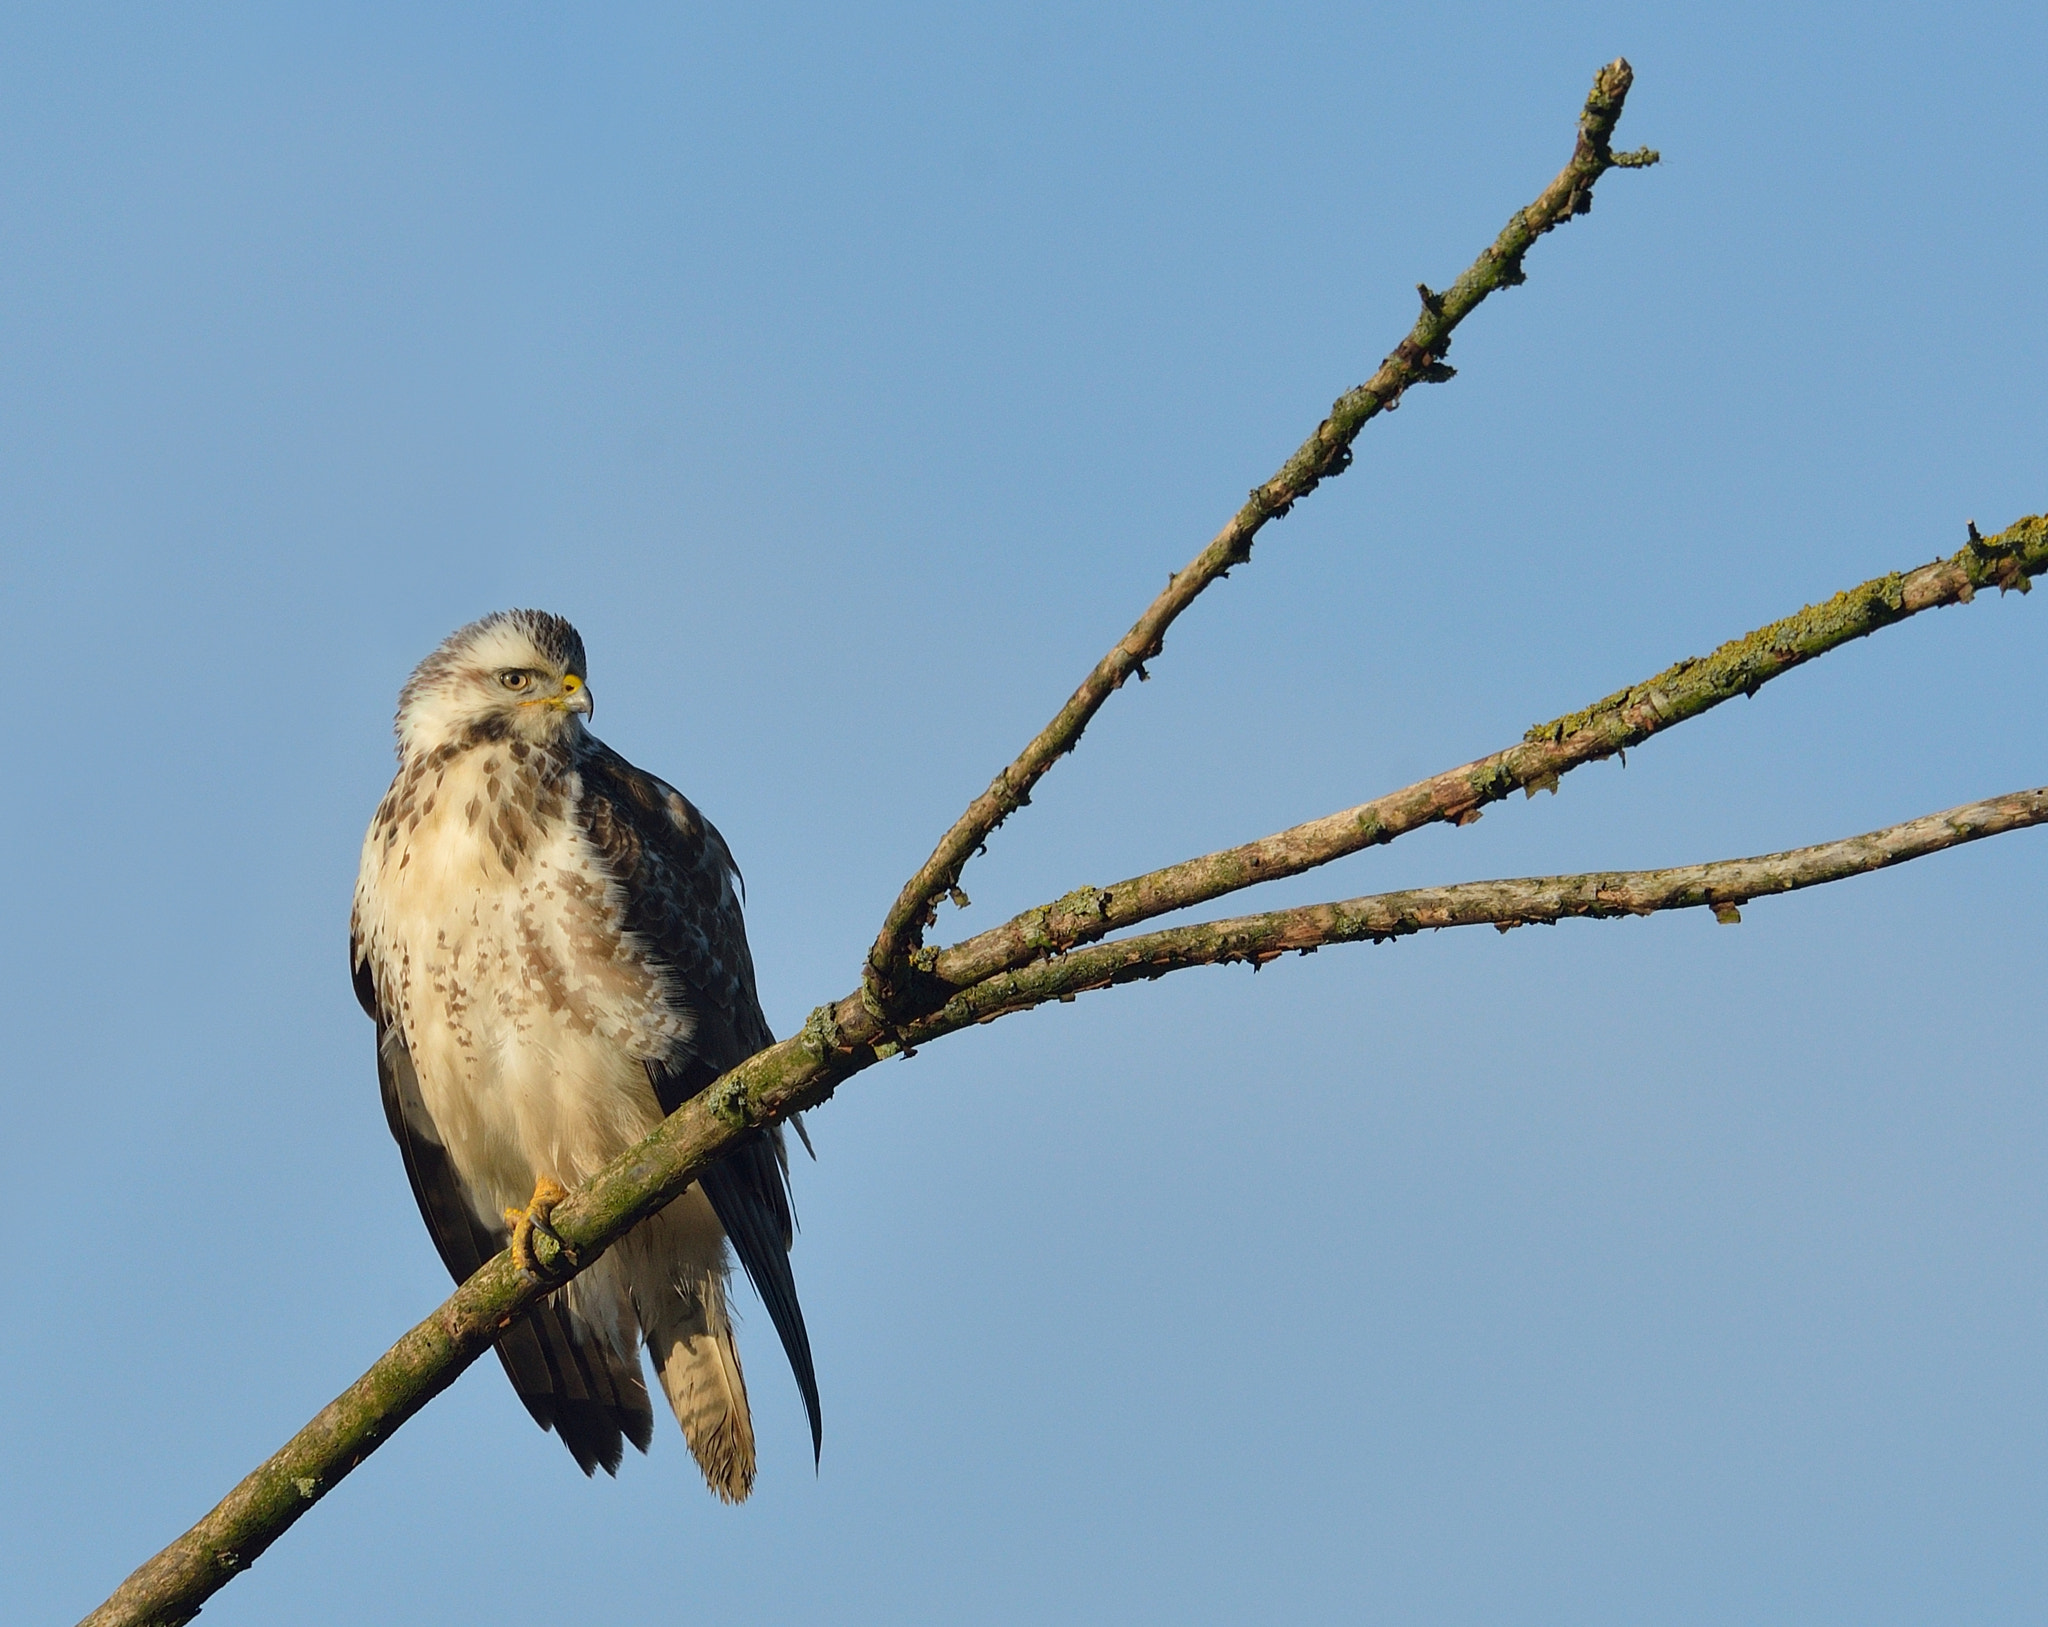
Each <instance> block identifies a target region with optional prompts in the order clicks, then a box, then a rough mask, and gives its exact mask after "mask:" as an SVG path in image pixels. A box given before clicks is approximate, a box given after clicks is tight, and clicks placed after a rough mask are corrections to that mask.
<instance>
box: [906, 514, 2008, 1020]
mask: <svg viewBox="0 0 2048 1627" xmlns="http://www.w3.org/2000/svg"><path fill="white" fill-rule="evenodd" d="M1970 532H1971V540H1970V541H1969V543H1968V544H1966V545H1965V546H1964V547H1963V548H1962V549H1961V550H1960V551H1959V552H1957V553H1955V554H1952V555H1950V556H1949V557H1948V558H1947V559H1938V560H1935V561H1933V562H1932V563H1931V564H1927V565H1922V566H1921V567H1920V568H1919V569H1918V570H1913V571H1908V572H1906V573H1905V574H1904V575H1900V574H1899V573H1897V572H1893V573H1892V574H1891V575H1889V576H1880V577H1876V578H1874V579H1872V580H1871V581H1868V582H1865V583H1863V584H1862V585H1861V586H1860V587H1854V588H1850V589H1849V590H1848V591H1847V592H1845V593H1838V594H1836V595H1835V596H1834V597H1833V598H1832V599H1830V600H1828V601H1827V602H1826V603H1825V604H1819V605H1809V606H1808V607H1807V608H1806V609H1804V610H1802V611H1800V612H1799V613H1798V614H1797V615H1794V616H1787V617H1785V618H1784V619H1782V620H1780V621H1774V622H1772V623H1770V624H1769V625H1768V626H1766V627H1760V628H1758V629H1757V630H1756V631H1755V632H1753V633H1751V634H1749V635H1748V636H1747V637H1746V638H1739V639H1736V640H1734V641H1732V642H1731V643H1727V644H1724V645H1722V646H1721V647H1720V648H1719V649H1718V650H1716V651H1714V653H1713V654H1711V655H1709V656H1707V657H1705V658H1704V659H1698V658H1693V659H1687V660H1684V661H1680V662H1678V663H1677V664H1676V665H1674V666H1671V667H1667V668H1666V669H1665V670H1664V671H1662V672H1660V673H1658V674H1657V675H1656V676H1655V677H1654V678H1650V679H1647V680H1645V681H1644V682H1642V683H1639V684H1634V685H1632V686H1630V687H1629V688H1627V689H1624V690H1622V691H1621V692H1620V693H1618V694H1614V695H1610V696H1608V697H1607V699H1605V700H1603V701H1600V702H1598V703H1597V704H1595V705H1593V706H1589V707H1587V708H1586V709H1585V710H1584V711H1580V712H1574V713H1572V714H1571V715H1569V716H1568V717H1562V718H1558V719H1557V720H1555V721H1554V722H1550V723H1542V724H1538V725H1537V726H1536V727H1535V728H1533V729H1531V730H1530V731H1529V732H1528V735H1527V736H1526V737H1525V738H1524V740H1523V742H1522V743H1521V744H1520V745H1515V746H1510V747H1508V748H1507V750H1505V751H1497V752H1495V753H1494V754H1493V755H1492V756H1490V757H1482V758H1480V759H1479V760H1478V761H1477V762H1475V763H1467V764H1466V765H1465V766H1464V767H1462V768H1453V769H1449V770H1447V771H1446V772H1444V773H1442V774H1438V775H1436V776H1435V777H1433V778H1431V779H1426V780H1422V781H1420V782H1418V783H1417V784H1414V785H1411V786H1409V787H1407V788H1406V789H1405V790H1401V791H1395V792H1392V793H1391V794H1389V795H1387V796H1383V797H1380V798H1378V799H1376V800H1374V801H1372V802H1365V803H1360V804H1359V805H1358V806H1357V807H1355V808H1346V809H1345V810H1344V811H1343V812H1341V813H1334V814H1329V815H1326V816H1325V817H1323V818H1321V819H1314V820H1310V821H1309V822H1308V823H1307V824H1303V825H1296V826H1295V827H1294V828H1293V829H1291V830H1284V831H1280V832H1278V833H1277V834H1275V835H1272V836H1264V837H1261V838H1259V840H1257V841H1255V842H1247V843H1245V844H1244V845H1243V846H1241V847H1233V848H1226V849H1225V850H1223V851H1222V852H1220V853H1210V854H1205V855H1204V856H1203V857H1201V858H1198V859H1189V860H1186V861H1185V862H1183V863H1180V864H1174V865H1168V866H1167V867H1166V868H1164V869H1161V870H1154V871H1151V872H1150V873H1148V874H1146V875H1142V876H1134V877H1132V878H1131V879H1130V880H1128V881H1120V882H1117V883H1116V884H1115V885H1113V886H1109V887H1083V888H1080V889H1078V890H1076V891H1074V892H1071V893H1069V894H1067V895H1066V896H1065V897H1064V898H1060V899H1055V900H1054V901H1053V902H1052V903H1050V904H1044V905H1041V906H1039V907H1038V908H1036V909H1031V910H1026V911H1025V912H1024V913H1023V914H1021V915H1017V916H1013V917H1012V918H1011V919H1010V920H1008V921H1005V922H1003V923H1002V925H1000V926H996V927H991V928H990V929H989V930H988V931H986V932H982V933H978V934H976V935H975V936H974V937H972V938H967V939H964V940H962V941H961V942H960V943H957V944H955V945H953V946H952V947H951V948H948V949H943V950H941V951H939V953H938V954H937V955H936V956H935V957H934V958H933V961H932V970H931V974H930V975H931V978H932V981H933V983H934V985H936V988H937V990H938V991H939V997H941V998H942V997H943V991H944V990H945V989H948V988H963V987H967V986H969V985H972V984H975V983H979V982H981V981H982V980H983V979H985V978H988V977H991V976H993V975H994V974H995V973H997V972H999V971H1003V970H1006V969H1008V968H1012V967H1017V966H1022V965H1024V964H1026V963H1027V962H1029V961H1032V960H1035V959H1037V958H1039V957H1040V956H1043V955H1056V954H1060V953H1062V952H1063V951H1066V950H1069V949H1071V948H1073V947H1074V946H1075V945H1077V944H1083V943H1092V942H1094V941H1095V940H1097V939H1099V938H1104V937H1107V936H1108V935H1109V934H1110V933H1112V932H1115V931H1117V930H1118V929H1120V928H1123V927H1128V926H1135V925H1137V924H1138V923H1139V922H1141V921H1149V920H1153V919H1155V918H1157V917H1159V916H1161V915H1166V914H1170V913H1171V912H1172V911H1174V910H1180V909H1187V908H1189V907H1191V906H1193V905H1196V904H1203V903H1207V902H1208V901H1209V900H1210V899H1213V898H1220V897H1222V896H1224V895H1225V894H1226V893H1233V892H1238V891H1241V890H1242V889H1244V888H1246V887H1255V886H1257V885H1258V884H1259V883H1260V882H1264V881H1277V880H1279V879H1281V878H1282V877H1284V876H1293V875H1299V874H1300V873H1301V872H1302V871H1304V870H1313V869H1315V868H1316V867H1317V866H1318V865H1323V864H1328V863H1329V862H1330V861H1331V860H1333V859H1340V858H1343V857H1345V856H1346V855H1347V854H1352V853H1356V852H1358V851H1359V850H1360V849H1362V848H1368V847H1375V846H1378V845H1379V844H1381V843H1384V842H1391V841H1393V840H1394V839H1395V838H1396V837H1397V836H1405V835H1407V834H1408V833H1409V832H1410V831H1412V830H1417V829H1419V828H1420V827H1422V826H1424V825H1429V824H1434V823H1436V822H1437V821H1439V820H1448V821H1450V822H1452V823H1453V824H1460V825H1463V824H1469V823H1471V822H1472V821H1473V820H1475V819H1477V818H1478V817H1479V812H1480V809H1481V808H1482V807H1483V806H1484V805H1485V804H1487V803H1489V802H1496V801H1498V800H1500V799H1501V798H1502V797H1505V796H1508V795H1510V794H1511V793H1513V792H1514V791H1517V790H1522V791H1526V792H1528V793H1529V794H1530V795H1534V794H1535V792H1536V791H1537V790H1539V789H1544V788H1549V789H1553V790H1554V789H1555V788H1556V785H1557V781H1558V777H1559V776H1560V775H1563V774H1567V773H1569V772H1570V771H1571V770H1572V769H1575V768H1578V767H1580V766H1582V765H1583V764H1586V763H1590V762H1594V761H1597V760H1598V759H1600V758H1603V757H1611V756H1613V755H1615V754H1616V753H1618V752H1625V751H1626V750H1627V749H1628V748H1629V747H1630V746H1634V745H1638V744H1640V743H1641V742H1642V741H1645V740H1647V739H1649V738H1650V737H1651V736H1652V735H1654V734H1661V733H1662V732H1663V731H1664V730H1666V729H1669V728H1672V727H1674V726H1676V725H1677V724H1680V723H1683V722H1684V721H1685V720H1686V719H1688V718H1693V717H1697V716H1699V714H1700V713H1702V712H1705V711H1708V710H1709V709H1711V708H1713V707H1716V706H1719V705H1720V704H1721V703H1722V702H1723V701H1726V700H1732V699H1733V698H1734V697H1735V696H1737V695H1754V694H1755V693H1756V692H1757V691H1758V690H1759V689H1761V688H1762V687H1763V686H1764V685H1765V684H1767V683H1769V682H1770V681H1771V680H1772V679H1773V678H1776V677H1778V676H1780V675H1781V674H1783V673H1786V672H1790V671H1791V670H1792V669H1793V668H1794V667H1797V666H1802V665H1804V664H1805V663H1806V662H1808V661H1811V660H1813V659H1814V658H1815V657H1817V656H1821V655H1825V654H1826V653H1827V652H1828V651H1829V650H1832V649H1837V648H1839V647H1840V646H1841V645H1843V644H1847V643H1849V642H1850V641H1851V640H1853V639H1858V638H1862V637H1864V636H1866V635H1867V634H1870V633H1874V632H1876V631H1877V630H1878V629H1879V628H1881V627H1889V626H1891V625H1892V624H1893V623H1894V622H1899V621H1904V620H1905V619H1906V618H1907V617H1909V616H1914V615H1918V614H1919V613H1920V612H1921V611H1923V610H1932V609H1935V608H1937V607H1939V606H1941V605H1950V604H1967V603H1969V602H1970V600H1971V599H1973V598H1974V597H1975V596H1976V592H1977V589H1979V588H1982V587H1995V588H1998V589H1999V590H2000V591H2001V592H2003V591H2004V590H2006V589H2013V590H2015V591H2018V592H2021V593H2024V592H2026V591H2027V589H2028V587H2029V586H2030V578H2032V577H2035V576H2039V575H2040V574H2041V573H2042V572H2043V571H2048V515H2033V516H2030V517H2028V518H2026V519H2023V520H2019V521H2016V522H2014V523H2013V524H2012V525H2011V526H2008V527H2007V528H2006V529H2005V530H2004V531H2002V532H2000V533H1999V534H1998V535H1997V536H1995V537H1980V536H1978V535H1977V534H1976V527H1975V526H1974V525H1973V526H1971V528H1970ZM934 1003H936V1001H934Z"/></svg>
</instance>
